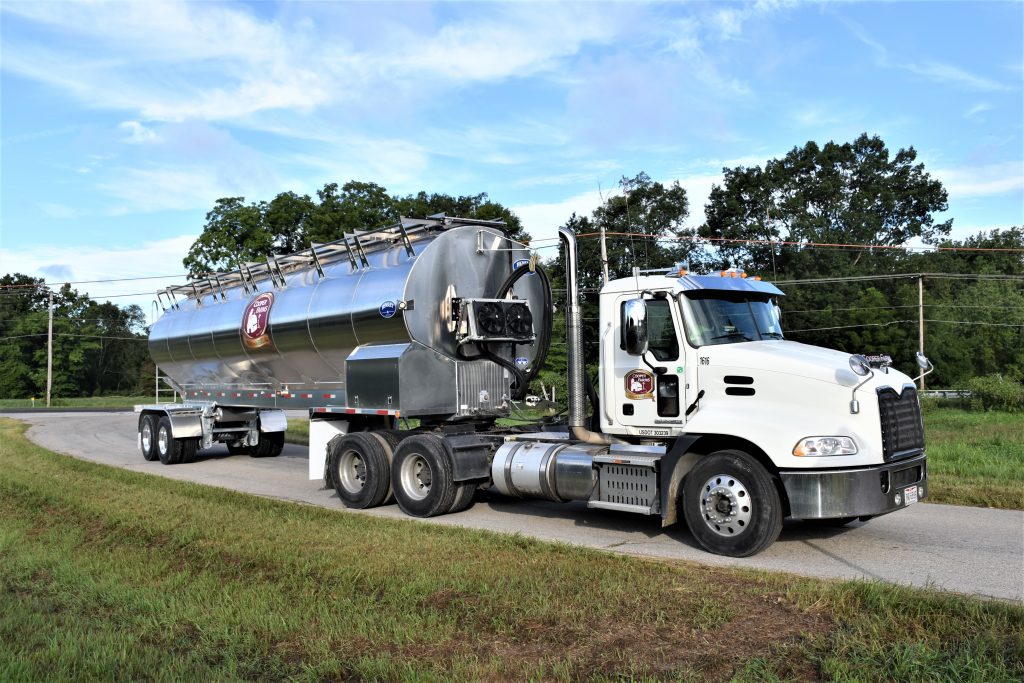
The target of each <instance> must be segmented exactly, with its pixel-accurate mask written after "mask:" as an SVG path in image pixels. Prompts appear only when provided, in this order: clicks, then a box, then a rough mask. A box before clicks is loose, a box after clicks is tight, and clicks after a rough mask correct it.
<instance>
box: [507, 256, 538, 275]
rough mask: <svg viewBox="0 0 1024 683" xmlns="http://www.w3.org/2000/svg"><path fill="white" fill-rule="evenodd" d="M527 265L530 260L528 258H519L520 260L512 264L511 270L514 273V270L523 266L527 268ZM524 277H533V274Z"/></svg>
mask: <svg viewBox="0 0 1024 683" xmlns="http://www.w3.org/2000/svg"><path fill="white" fill-rule="evenodd" d="M528 265H530V259H528V258H521V259H519V260H518V261H516V262H514V263H513V264H512V270H514V271H515V270H519V269H520V268H522V267H523V266H528ZM526 275H527V277H529V276H530V275H533V273H527V274H526Z"/></svg>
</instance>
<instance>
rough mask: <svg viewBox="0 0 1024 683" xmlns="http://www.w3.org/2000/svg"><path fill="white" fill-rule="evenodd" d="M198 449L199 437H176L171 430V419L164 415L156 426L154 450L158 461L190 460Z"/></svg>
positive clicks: (164, 462) (170, 462)
mask: <svg viewBox="0 0 1024 683" xmlns="http://www.w3.org/2000/svg"><path fill="white" fill-rule="evenodd" d="M198 450H199V439H176V438H174V432H173V431H172V430H171V419H170V418H169V417H167V416H166V415H165V416H164V417H161V418H160V421H159V422H157V426H156V452H157V457H159V458H160V462H162V463H163V464H165V465H177V464H180V463H183V462H192V460H193V459H194V458H195V457H196V452H197V451H198Z"/></svg>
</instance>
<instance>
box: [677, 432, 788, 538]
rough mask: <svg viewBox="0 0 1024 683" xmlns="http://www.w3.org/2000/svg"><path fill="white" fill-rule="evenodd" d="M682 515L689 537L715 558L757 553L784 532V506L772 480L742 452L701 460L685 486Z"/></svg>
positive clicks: (714, 454) (716, 455)
mask: <svg viewBox="0 0 1024 683" xmlns="http://www.w3.org/2000/svg"><path fill="white" fill-rule="evenodd" d="M683 510H684V514H685V516H686V525H687V526H688V527H689V528H690V533H692V534H693V537H694V538H695V539H697V542H698V543H699V544H700V545H701V547H703V548H704V549H705V550H708V551H710V552H713V553H716V554H718V555H728V556H730V557H748V556H750V555H754V554H757V553H759V552H761V551H762V550H764V549H765V548H767V547H768V546H770V545H771V544H772V543H774V542H775V539H777V538H778V537H779V533H780V532H781V531H782V501H781V500H780V499H779V492H778V490H777V489H776V488H775V485H774V483H773V482H772V478H771V475H770V474H769V473H768V472H767V471H766V470H765V468H764V467H763V466H762V465H761V463H759V462H758V461H757V460H755V459H754V458H753V457H751V456H750V455H748V454H747V453H744V452H743V451H737V450H726V451H718V452H716V453H712V454H711V455H708V456H706V457H704V458H702V459H701V460H700V462H698V463H697V465H696V466H695V467H694V468H693V469H692V470H691V471H690V472H689V473H688V474H687V475H686V481H685V482H684V483H683Z"/></svg>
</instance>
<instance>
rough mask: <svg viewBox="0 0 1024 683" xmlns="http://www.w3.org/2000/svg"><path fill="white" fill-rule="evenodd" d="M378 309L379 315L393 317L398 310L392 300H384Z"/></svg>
mask: <svg viewBox="0 0 1024 683" xmlns="http://www.w3.org/2000/svg"><path fill="white" fill-rule="evenodd" d="M378 310H379V311H380V317H382V318H393V317H395V313H397V312H398V306H397V305H395V302H394V301H385V302H384V303H382V304H381V305H380V308H379V309H378Z"/></svg>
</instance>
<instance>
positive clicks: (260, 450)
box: [249, 432, 284, 458]
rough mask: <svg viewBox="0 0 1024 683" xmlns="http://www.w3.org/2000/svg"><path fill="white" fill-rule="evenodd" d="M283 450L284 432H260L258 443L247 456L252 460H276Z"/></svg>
mask: <svg viewBox="0 0 1024 683" xmlns="http://www.w3.org/2000/svg"><path fill="white" fill-rule="evenodd" d="M283 450H284V432H260V442H259V443H258V444H256V445H255V446H252V447H251V448H250V450H249V455H250V456H252V457H254V458H276V457H277V456H279V455H281V451H283Z"/></svg>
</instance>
